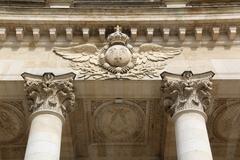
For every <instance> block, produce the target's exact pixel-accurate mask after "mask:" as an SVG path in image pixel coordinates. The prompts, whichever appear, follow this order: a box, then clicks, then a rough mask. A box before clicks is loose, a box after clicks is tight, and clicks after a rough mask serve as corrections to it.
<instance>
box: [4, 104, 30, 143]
mask: <svg viewBox="0 0 240 160" xmlns="http://www.w3.org/2000/svg"><path fill="white" fill-rule="evenodd" d="M25 123H26V122H25V119H24V113H23V112H22V111H20V110H19V109H18V108H17V107H16V106H13V105H12V104H10V103H5V102H0V144H5V143H10V142H12V141H16V139H18V138H19V136H21V135H23V134H24V132H25V129H26V127H25Z"/></svg>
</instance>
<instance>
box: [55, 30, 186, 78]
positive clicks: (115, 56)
mask: <svg viewBox="0 0 240 160" xmlns="http://www.w3.org/2000/svg"><path fill="white" fill-rule="evenodd" d="M53 52H55V53H56V54H57V55H59V56H61V57H62V58H64V59H67V60H70V61H71V67H72V69H73V70H74V71H76V73H77V78H78V79H84V80H91V79H93V80H95V79H100V80H102V79H144V78H148V79H153V78H160V72H161V71H162V70H163V69H164V67H165V66H166V61H167V60H168V59H169V58H173V57H174V56H176V55H179V54H181V53H182V49H180V48H171V47H162V46H160V45H158V44H153V43H146V44H142V45H141V46H140V47H139V48H138V49H134V48H133V46H131V45H130V43H129V37H128V35H126V34H124V33H122V32H121V28H120V27H119V26H117V27H116V31H115V32H114V33H112V34H110V35H109V36H108V38H107V44H106V45H105V46H104V47H103V48H101V49H98V48H97V47H96V46H95V45H94V44H83V45H78V46H74V47H67V48H57V47H56V48H54V49H53Z"/></svg>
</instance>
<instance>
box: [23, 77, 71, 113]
mask: <svg viewBox="0 0 240 160" xmlns="http://www.w3.org/2000/svg"><path fill="white" fill-rule="evenodd" d="M22 77H23V78H24V80H25V83H24V87H25V91H26V97H27V102H28V105H29V111H30V112H33V113H35V112H40V111H46V112H48V111H51V112H55V113H59V114H60V115H63V116H65V115H66V113H67V112H69V111H71V110H72V107H73V104H74V102H75V95H74V92H73V79H74V77H75V74H74V73H69V74H65V75H60V76H55V75H54V74H52V73H44V74H43V76H37V75H32V74H28V73H23V74H22Z"/></svg>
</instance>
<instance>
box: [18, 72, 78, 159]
mask: <svg viewBox="0 0 240 160" xmlns="http://www.w3.org/2000/svg"><path fill="white" fill-rule="evenodd" d="M22 77H23V78H24V80H25V83H24V87H25V91H26V93H27V94H26V100H27V103H28V105H29V111H31V112H32V114H31V128H30V133H29V137H28V144H27V148H26V153H25V158H24V160H59V159H60V150H61V136H62V125H63V123H64V120H65V117H66V114H67V113H68V112H70V111H71V109H72V108H73V105H74V102H75V95H74V90H73V79H74V77H75V74H73V73H68V74H65V75H59V76H55V75H54V74H53V73H44V74H43V76H38V75H32V74H29V73H23V74H22Z"/></svg>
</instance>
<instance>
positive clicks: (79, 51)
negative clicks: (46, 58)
mask: <svg viewBox="0 0 240 160" xmlns="http://www.w3.org/2000/svg"><path fill="white" fill-rule="evenodd" d="M98 51H99V50H98V48H97V47H96V46H95V45H94V44H83V45H78V46H74V47H66V48H59V47H55V48H54V49H53V52H55V53H56V54H57V55H60V56H61V57H63V58H64V59H68V60H71V61H73V62H89V63H92V64H96V65H97V61H96V57H97V53H98Z"/></svg>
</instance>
